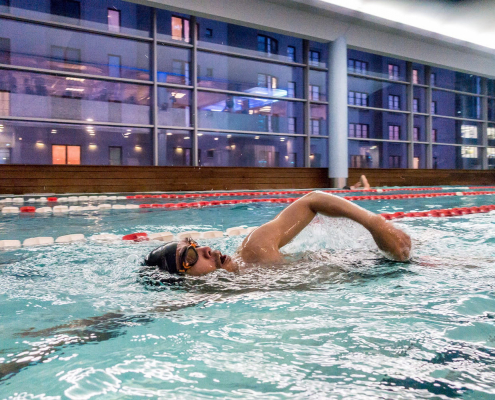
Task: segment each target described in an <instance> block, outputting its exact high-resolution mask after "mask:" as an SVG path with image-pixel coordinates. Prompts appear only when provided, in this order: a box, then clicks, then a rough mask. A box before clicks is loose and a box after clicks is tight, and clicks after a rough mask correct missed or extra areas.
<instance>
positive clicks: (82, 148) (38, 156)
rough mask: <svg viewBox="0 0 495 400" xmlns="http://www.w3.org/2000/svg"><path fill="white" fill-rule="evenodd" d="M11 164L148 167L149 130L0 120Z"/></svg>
mask: <svg viewBox="0 0 495 400" xmlns="http://www.w3.org/2000/svg"><path fill="white" fill-rule="evenodd" d="M2 146H4V147H5V148H8V149H10V150H9V153H10V154H9V157H10V163H12V164H82V165H115V161H116V158H115V154H116V152H118V153H119V157H120V159H119V161H120V165H151V160H152V135H151V130H150V129H144V128H125V127H122V128H121V127H108V126H96V125H89V123H88V124H87V125H72V124H70V125H68V124H55V123H42V122H19V121H6V120H3V121H2V120H0V150H1V149H2Z"/></svg>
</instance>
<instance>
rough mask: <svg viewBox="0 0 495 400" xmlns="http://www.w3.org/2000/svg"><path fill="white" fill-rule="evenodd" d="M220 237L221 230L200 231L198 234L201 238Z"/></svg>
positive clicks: (221, 235)
mask: <svg viewBox="0 0 495 400" xmlns="http://www.w3.org/2000/svg"><path fill="white" fill-rule="evenodd" d="M221 237H223V232H220V231H206V232H201V234H200V238H201V239H214V238H221Z"/></svg>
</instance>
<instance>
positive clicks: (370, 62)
mask: <svg viewBox="0 0 495 400" xmlns="http://www.w3.org/2000/svg"><path fill="white" fill-rule="evenodd" d="M347 70H348V72H350V73H356V74H362V75H369V76H374V77H379V78H385V79H390V80H394V81H405V80H406V62H405V61H403V60H397V59H395V58H390V57H383V56H378V55H376V54H371V53H365V52H364V51H358V50H351V49H349V50H347Z"/></svg>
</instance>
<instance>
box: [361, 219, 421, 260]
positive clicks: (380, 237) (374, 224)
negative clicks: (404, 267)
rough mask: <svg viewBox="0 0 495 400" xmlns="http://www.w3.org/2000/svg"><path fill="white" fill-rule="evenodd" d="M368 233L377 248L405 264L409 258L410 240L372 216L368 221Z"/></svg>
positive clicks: (383, 221)
mask: <svg viewBox="0 0 495 400" xmlns="http://www.w3.org/2000/svg"><path fill="white" fill-rule="evenodd" d="M370 222H371V223H370V228H369V231H370V232H371V235H373V239H375V243H376V244H377V246H378V248H379V249H380V250H382V251H384V252H385V253H387V254H388V255H390V257H392V258H393V259H394V260H396V261H401V262H405V261H408V260H409V258H410V257H411V255H410V253H411V238H410V237H409V235H408V234H407V233H404V232H402V231H401V230H400V229H397V228H396V227H394V226H393V225H392V223H391V222H387V221H386V220H385V219H384V218H383V217H381V216H380V215H374V216H373V217H372V220H371V221H370Z"/></svg>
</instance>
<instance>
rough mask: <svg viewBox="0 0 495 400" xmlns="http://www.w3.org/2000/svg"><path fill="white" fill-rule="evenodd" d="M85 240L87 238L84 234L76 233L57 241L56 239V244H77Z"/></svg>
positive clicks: (59, 238)
mask: <svg viewBox="0 0 495 400" xmlns="http://www.w3.org/2000/svg"><path fill="white" fill-rule="evenodd" d="M85 240H86V238H85V237H84V235H83V234H82V233H74V234H72V235H64V236H59V237H58V238H57V239H55V243H76V242H83V241H85Z"/></svg>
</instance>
